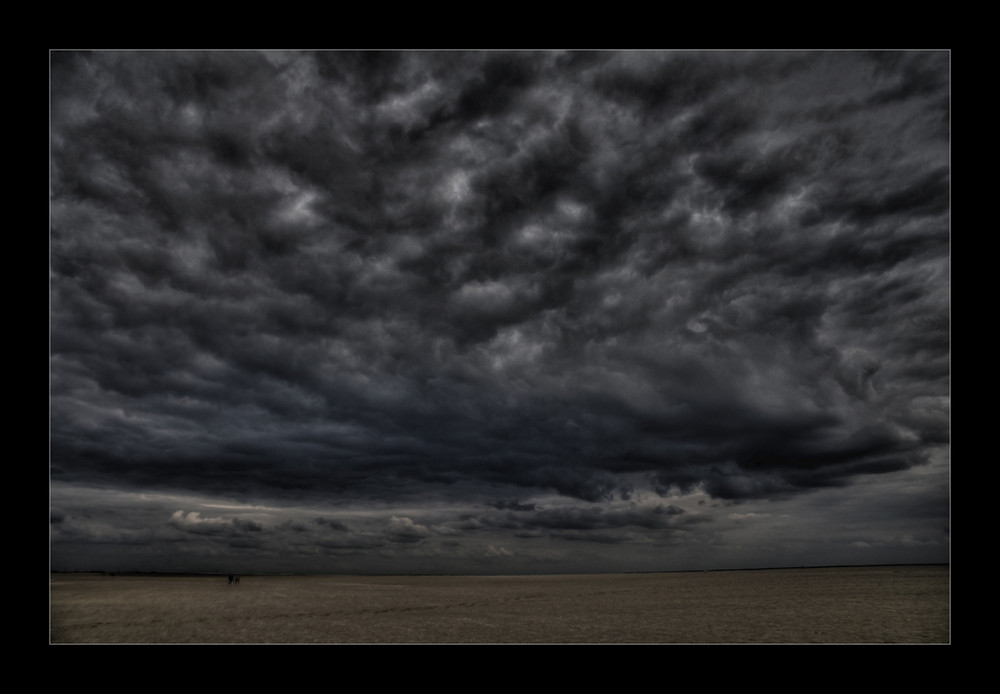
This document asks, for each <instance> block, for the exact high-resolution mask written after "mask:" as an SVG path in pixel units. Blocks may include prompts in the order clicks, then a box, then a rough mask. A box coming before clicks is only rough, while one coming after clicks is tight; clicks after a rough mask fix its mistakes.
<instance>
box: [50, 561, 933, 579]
mask: <svg viewBox="0 0 1000 694" xmlns="http://www.w3.org/2000/svg"><path fill="white" fill-rule="evenodd" d="M910 566H926V567H931V566H947V567H950V566H951V562H930V563H925V564H803V565H800V566H758V567H748V568H723V569H666V570H662V571H658V570H650V571H588V572H578V571H569V572H566V573H554V572H540V573H509V574H500V573H482V574H478V573H477V574H469V573H337V572H318V573H307V572H302V571H293V572H281V571H261V572H250V571H241V572H233V573H239V574H240V575H242V576H357V577H379V578H383V577H388V578H394V577H395V578H402V577H406V576H413V577H428V576H432V577H441V578H446V577H449V576H454V577H461V578H489V577H493V576H503V577H516V576H532V577H537V576H613V575H622V576H635V575H655V574H682V573H719V572H724V571H794V570H801V569H865V568H892V567H910ZM229 573H230V572H229V571H101V570H89V571H63V570H55V569H50V570H49V574H69V575H88V574H89V575H94V576H155V577H176V578H198V577H218V576H226V575H227V574H229Z"/></svg>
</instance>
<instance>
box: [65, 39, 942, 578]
mask: <svg viewBox="0 0 1000 694" xmlns="http://www.w3.org/2000/svg"><path fill="white" fill-rule="evenodd" d="M50 58H51V69H50V79H51V92H50V93H51V111H50V115H51V127H50V139H51V176H50V179H51V184H50V185H51V197H50V200H51V206H50V212H51V215H50V217H51V230H50V270H51V275H50V276H51V283H50V287H51V294H50V345H51V361H50V367H51V371H50V375H51V383H50V386H51V437H50V499H51V556H52V568H53V569H55V570H115V571H118V570H128V569H150V570H158V571H224V572H225V571H241V572H244V573H249V572H253V571H315V572H403V573H410V572H413V573H426V572H448V573H462V572H476V573H511V572H518V573H520V572H577V571H640V570H686V569H705V568H709V569H711V568H749V567H760V566H790V565H795V566H797V565H803V564H880V563H904V562H943V561H947V560H948V558H949V554H950V552H949V539H948V527H949V516H950V512H949V475H950V457H949V441H950V398H949V393H950V276H949V272H950V270H949V243H950V240H949V234H950V228H949V214H950V134H949V128H950V114H949V101H950V55H949V53H948V52H943V51H911V52H898V53H896V52H878V53H862V52H765V51H760V52H728V51H719V52H704V53H700V52H654V51H640V52H629V51H624V52H610V51H597V52H559V51H542V52H495V51H486V52H453V51H439V52H418V51H413V52H398V53H385V52H316V53H314V52H299V51H291V52H249V51H240V52H190V51H182V52H110V51H98V52H61V51H57V52H53V53H51V55H50Z"/></svg>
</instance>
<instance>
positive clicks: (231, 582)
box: [229, 574, 233, 585]
mask: <svg viewBox="0 0 1000 694" xmlns="http://www.w3.org/2000/svg"><path fill="white" fill-rule="evenodd" d="M229 585H233V575H232V574H229Z"/></svg>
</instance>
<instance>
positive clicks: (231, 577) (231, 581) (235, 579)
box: [229, 574, 240, 585]
mask: <svg viewBox="0 0 1000 694" xmlns="http://www.w3.org/2000/svg"><path fill="white" fill-rule="evenodd" d="M234 583H235V584H236V585H239V584H240V577H239V576H238V575H234V574H229V585H233V584H234Z"/></svg>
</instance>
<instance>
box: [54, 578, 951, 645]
mask: <svg viewBox="0 0 1000 694" xmlns="http://www.w3.org/2000/svg"><path fill="white" fill-rule="evenodd" d="M949 582H950V569H949V567H948V566H881V567H833V568H802V569H768V570H754V571H709V572H679V573H650V574H600V575H572V576H562V575H549V576H273V575H268V576H248V575H244V576H243V577H242V580H241V582H240V584H239V585H235V586H231V585H228V583H227V579H226V577H225V576H129V575H119V576H110V575H101V574H52V575H51V586H50V642H51V643H53V644H64V643H65V644H70V643H108V644H112V643H133V644H138V643H146V644H154V643H160V644H175V643H204V644H227V643H233V644H236V643H240V644H251V643H257V644H269V643H284V644H306V643H344V644H347V643H386V644H388V643H396V644H399V643H403V644H406V643H410V644H425V643H456V644H474V643H481V644H489V643H497V644H500V643H551V644H560V643H562V644H576V643H623V644H627V643H637V644H638V643H664V644H668V643H706V644H709V643H713V644H714V643H732V644H751V643H831V644H832V643H877V644H878V643H886V644H888V643H903V644H905V643H948V642H949V640H950V590H949Z"/></svg>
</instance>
